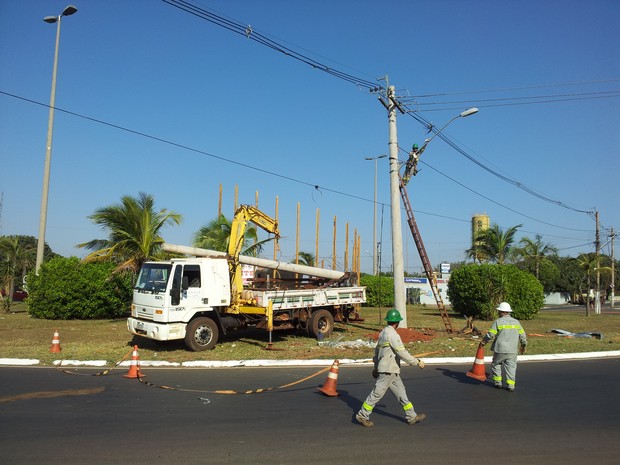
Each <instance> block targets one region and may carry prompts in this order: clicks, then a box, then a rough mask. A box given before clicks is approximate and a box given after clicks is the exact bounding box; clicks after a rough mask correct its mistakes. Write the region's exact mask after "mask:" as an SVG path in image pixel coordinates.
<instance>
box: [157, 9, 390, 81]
mask: <svg viewBox="0 0 620 465" xmlns="http://www.w3.org/2000/svg"><path fill="white" fill-rule="evenodd" d="M163 1H164V2H165V3H167V4H169V5H171V6H174V7H176V8H178V9H180V10H183V11H185V12H187V13H190V14H192V15H194V16H196V17H198V18H201V19H204V20H205V21H208V22H210V23H212V24H215V25H217V26H220V27H222V28H224V29H227V30H229V31H231V32H234V33H235V34H238V35H242V36H245V37H246V38H247V39H250V40H252V41H254V42H257V43H259V44H261V45H264V46H266V47H268V48H271V49H272V50H274V51H276V52H279V53H282V54H284V55H286V56H288V57H290V58H293V59H295V60H297V61H300V62H301V63H304V64H306V65H309V66H311V67H312V68H314V69H317V70H319V71H323V72H325V73H327V74H330V75H332V76H334V77H337V78H338V79H341V80H343V81H346V82H349V83H352V84H355V85H356V86H358V87H361V88H364V89H366V90H368V91H370V92H378V91H379V90H381V89H382V88H381V86H379V85H377V83H376V82H374V81H369V80H367V79H363V78H359V77H357V76H354V75H352V74H349V73H345V72H344V71H340V70H338V69H336V68H332V67H330V66H327V65H325V64H323V63H320V62H318V61H316V60H314V59H312V58H310V57H308V56H306V55H304V54H302V53H299V52H297V51H295V50H293V49H292V48H289V47H287V46H285V45H283V44H281V43H279V42H276V41H275V40H272V39H270V38H269V37H267V36H266V35H264V34H261V33H260V32H258V31H257V30H255V29H254V28H253V27H252V26H251V25H248V24H242V23H240V22H238V21H235V20H231V19H228V18H225V17H223V16H221V15H219V14H217V13H215V12H214V11H212V10H208V9H207V8H204V7H201V6H197V5H195V4H193V3H192V2H190V1H184V0H163Z"/></svg>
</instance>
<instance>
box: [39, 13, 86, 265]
mask: <svg viewBox="0 0 620 465" xmlns="http://www.w3.org/2000/svg"><path fill="white" fill-rule="evenodd" d="M76 12H77V8H75V7H74V6H73V5H68V6H67V7H66V8H65V9H64V10H63V12H62V13H61V14H60V15H58V16H46V17H45V18H43V21H45V22H46V23H50V24H51V23H58V25H57V27H56V46H55V48H54V67H53V69H52V90H51V93H50V111H49V116H48V120H47V141H46V144H45V164H44V167H43V187H42V192H41V215H40V218H39V237H38V239H37V259H36V262H35V272H36V273H37V274H38V273H39V269H40V268H41V264H42V263H43V255H44V253H45V230H46V227H47V198H48V194H49V183H50V166H51V164H52V136H53V133H54V107H55V105H56V74H57V71H58V48H59V45H60V22H61V20H62V17H63V16H70V15H72V14H75V13H76Z"/></svg>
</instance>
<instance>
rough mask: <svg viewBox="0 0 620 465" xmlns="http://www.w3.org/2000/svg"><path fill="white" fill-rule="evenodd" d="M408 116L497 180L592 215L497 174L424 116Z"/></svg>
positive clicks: (413, 114) (564, 206) (411, 114)
mask: <svg viewBox="0 0 620 465" xmlns="http://www.w3.org/2000/svg"><path fill="white" fill-rule="evenodd" d="M407 114H408V115H410V116H411V117H412V118H413V119H415V120H416V121H418V122H419V123H421V124H422V125H423V126H425V127H426V128H427V129H428V130H429V131H431V132H434V133H435V135H436V136H437V137H439V138H440V139H441V140H443V141H444V142H445V143H446V144H448V145H449V146H450V147H452V148H453V149H454V150H456V151H457V152H459V153H460V154H461V155H463V156H464V157H465V158H467V159H468V160H470V161H471V162H473V163H474V164H476V165H477V166H479V167H480V168H482V169H483V170H485V171H487V172H489V173H490V174H492V175H493V176H496V177H497V178H499V179H501V180H502V181H505V182H507V183H509V184H512V185H513V186H515V187H517V188H519V189H521V190H523V191H525V192H527V193H528V194H530V195H533V196H534V197H537V198H538V199H540V200H543V201H545V202H548V203H551V204H554V205H557V206H559V207H563V208H566V209H568V210H572V211H575V212H578V213H587V214H591V213H592V210H582V209H579V208H575V207H571V206H569V205H567V204H565V203H564V202H561V201H559V200H554V199H552V198H550V197H547V196H545V195H543V194H540V193H538V192H536V191H535V190H534V189H531V188H530V187H527V186H526V185H525V184H523V183H522V182H520V181H517V180H515V179H512V178H510V177H508V176H505V175H503V174H501V173H499V172H497V171H496V170H494V169H492V168H490V167H488V166H487V165H485V164H484V163H482V162H481V161H479V160H477V159H476V158H474V157H473V156H472V155H470V154H469V153H467V152H466V151H465V150H464V149H462V148H461V147H459V146H458V145H457V144H456V143H454V142H453V141H452V140H451V139H449V138H448V137H447V136H446V135H445V134H444V133H442V132H441V131H440V130H439V129H437V128H436V127H435V125H433V124H432V123H431V122H430V121H428V120H427V119H426V118H424V117H423V116H422V115H420V114H417V113H412V112H407Z"/></svg>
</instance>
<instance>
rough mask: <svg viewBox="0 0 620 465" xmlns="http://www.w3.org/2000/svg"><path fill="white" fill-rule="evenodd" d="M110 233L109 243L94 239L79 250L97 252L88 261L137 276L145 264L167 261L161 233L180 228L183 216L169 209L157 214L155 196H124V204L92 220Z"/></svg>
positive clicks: (96, 212)
mask: <svg viewBox="0 0 620 465" xmlns="http://www.w3.org/2000/svg"><path fill="white" fill-rule="evenodd" d="M88 218H89V219H90V220H92V221H93V222H94V223H95V224H98V225H99V226H101V227H102V228H103V229H106V230H107V231H108V238H107V239H94V240H92V241H89V242H84V243H82V244H78V245H77V247H82V248H87V249H90V250H93V252H92V253H90V254H89V255H87V256H86V257H85V258H84V261H86V262H89V261H111V262H114V263H116V264H118V266H117V271H120V270H130V271H133V272H137V271H138V270H139V269H140V267H141V266H142V264H143V263H144V262H145V261H147V260H151V259H153V258H160V257H163V251H162V250H161V245H162V244H163V243H164V239H163V238H162V237H161V235H160V233H161V230H162V229H163V228H164V227H165V226H168V225H172V224H180V223H181V215H180V214H178V213H175V212H173V211H169V210H166V209H165V208H162V209H160V210H159V211H156V210H155V200H154V199H153V196H151V195H148V194H145V193H144V192H140V193H139V194H138V198H135V197H131V196H128V195H126V196H123V197H122V198H121V203H120V204H117V205H110V206H108V207H103V208H100V209H98V210H96V211H95V213H93V214H92V215H90V216H89V217H88Z"/></svg>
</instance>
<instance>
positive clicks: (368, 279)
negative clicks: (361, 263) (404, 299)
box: [360, 274, 394, 307]
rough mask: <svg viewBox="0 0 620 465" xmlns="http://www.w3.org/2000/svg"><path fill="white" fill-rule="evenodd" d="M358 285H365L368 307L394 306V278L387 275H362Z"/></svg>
mask: <svg viewBox="0 0 620 465" xmlns="http://www.w3.org/2000/svg"><path fill="white" fill-rule="evenodd" d="M360 285H361V286H365V287H366V305H367V306H369V307H393V306H394V279H393V278H390V277H387V276H373V275H370V274H367V275H363V276H362V277H361V278H360Z"/></svg>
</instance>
